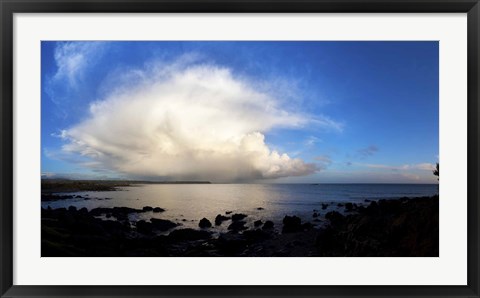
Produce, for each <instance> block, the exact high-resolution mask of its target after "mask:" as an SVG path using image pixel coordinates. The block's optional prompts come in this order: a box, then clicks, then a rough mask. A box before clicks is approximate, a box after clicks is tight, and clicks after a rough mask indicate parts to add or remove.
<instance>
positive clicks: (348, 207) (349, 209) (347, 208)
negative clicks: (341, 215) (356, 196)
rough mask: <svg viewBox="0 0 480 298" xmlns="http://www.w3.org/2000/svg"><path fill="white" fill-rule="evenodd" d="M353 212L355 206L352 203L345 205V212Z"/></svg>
mask: <svg viewBox="0 0 480 298" xmlns="http://www.w3.org/2000/svg"><path fill="white" fill-rule="evenodd" d="M352 210H353V204H352V203H346V204H345V211H352Z"/></svg>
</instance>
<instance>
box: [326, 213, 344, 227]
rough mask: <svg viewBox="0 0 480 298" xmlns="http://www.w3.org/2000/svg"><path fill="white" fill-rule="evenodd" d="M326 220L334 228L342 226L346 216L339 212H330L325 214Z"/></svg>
mask: <svg viewBox="0 0 480 298" xmlns="http://www.w3.org/2000/svg"><path fill="white" fill-rule="evenodd" d="M325 218H326V219H328V220H329V221H330V223H331V224H332V225H333V226H337V225H340V224H342V223H343V222H344V221H345V216H343V215H342V214H340V213H339V212H337V211H330V212H328V213H327V214H325Z"/></svg>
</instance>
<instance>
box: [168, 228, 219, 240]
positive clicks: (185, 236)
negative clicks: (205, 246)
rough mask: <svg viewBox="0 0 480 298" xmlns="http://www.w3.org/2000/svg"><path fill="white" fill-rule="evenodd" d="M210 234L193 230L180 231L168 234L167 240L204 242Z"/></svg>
mask: <svg viewBox="0 0 480 298" xmlns="http://www.w3.org/2000/svg"><path fill="white" fill-rule="evenodd" d="M211 236H212V235H211V234H210V233H209V232H207V231H199V230H194V229H180V230H175V231H172V232H170V234H168V238H169V239H171V240H176V241H195V240H206V239H210V238H211Z"/></svg>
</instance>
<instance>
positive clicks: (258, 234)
mask: <svg viewBox="0 0 480 298" xmlns="http://www.w3.org/2000/svg"><path fill="white" fill-rule="evenodd" d="M243 236H244V237H245V239H246V240H247V241H248V242H249V243H257V242H260V241H264V240H267V239H269V238H270V237H271V234H270V233H268V232H265V231H262V230H260V229H256V230H248V231H245V232H243Z"/></svg>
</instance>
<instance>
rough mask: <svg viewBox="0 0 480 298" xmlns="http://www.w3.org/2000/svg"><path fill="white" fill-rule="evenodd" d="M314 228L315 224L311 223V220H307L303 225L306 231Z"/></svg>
mask: <svg viewBox="0 0 480 298" xmlns="http://www.w3.org/2000/svg"><path fill="white" fill-rule="evenodd" d="M312 228H313V225H312V224H311V223H309V222H306V223H304V224H303V225H302V229H303V230H304V231H308V230H311V229H312Z"/></svg>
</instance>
